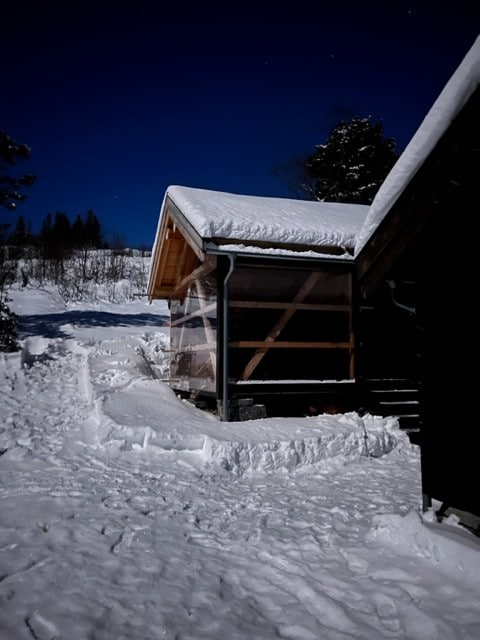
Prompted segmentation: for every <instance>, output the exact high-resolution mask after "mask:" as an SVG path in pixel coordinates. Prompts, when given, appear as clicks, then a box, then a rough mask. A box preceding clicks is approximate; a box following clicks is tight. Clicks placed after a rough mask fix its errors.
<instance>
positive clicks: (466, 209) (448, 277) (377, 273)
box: [355, 38, 480, 531]
mask: <svg viewBox="0 0 480 640" xmlns="http://www.w3.org/2000/svg"><path fill="white" fill-rule="evenodd" d="M479 79H480V38H479V39H478V40H477V41H476V42H475V44H474V45H473V47H472V48H471V50H470V51H469V52H468V53H467V55H466V57H465V58H464V60H463V61H462V63H461V64H460V66H459V67H458V69H457V71H456V72H455V73H454V75H453V76H452V78H451V79H450V81H449V82H448V83H447V85H446V86H445V89H444V90H443V92H442V93H441V94H440V96H439V97H438V99H437V101H436V102H435V104H434V105H433V106H432V108H431V110H430V111H429V113H428V114H427V116H426V118H425V119H424V121H423V123H422V124H421V126H420V127H419V129H418V131H417V132H416V134H415V135H414V137H413V138H412V140H411V142H410V144H409V145H408V146H407V148H406V149H405V151H404V153H403V154H402V156H401V157H400V159H399V160H398V162H397V164H396V165H395V167H394V168H393V169H392V171H391V173H390V174H389V176H388V177H387V179H386V180H385V182H384V184H383V185H382V187H381V189H380V190H379V192H378V194H377V196H376V198H375V201H374V202H373V204H372V206H371V209H370V211H369V214H368V215H367V218H366V220H365V224H364V226H363V227H362V229H361V231H360V233H359V235H358V237H357V242H356V248H355V289H356V291H357V295H358V301H359V304H358V309H359V318H360V320H359V323H358V325H357V340H358V341H359V343H361V345H362V347H361V349H360V352H359V353H358V354H357V360H359V361H360V362H357V365H358V371H359V372H360V373H359V375H360V377H361V378H363V379H367V380H368V379H369V377H370V378H371V377H377V378H379V379H382V378H383V379H384V378H387V377H388V376H389V375H390V373H391V371H390V370H389V369H390V367H392V366H394V367H396V368H397V369H402V368H403V369H404V370H405V374H406V375H412V376H414V377H416V378H417V379H418V381H419V383H420V386H419V389H420V398H419V408H420V411H419V413H420V440H419V442H420V446H421V460H422V484H423V495H424V506H425V508H427V507H429V506H430V505H431V503H432V500H438V501H440V502H441V503H442V508H441V509H440V512H439V517H440V518H441V517H442V514H443V513H444V512H448V509H450V510H455V512H456V513H457V515H458V514H462V518H463V519H464V522H470V524H472V523H473V525H472V527H473V528H477V530H479V531H480V529H478V525H479V522H480V491H479V484H478V478H479V469H480V454H479V451H480V424H479V413H480V400H479V398H480V396H477V392H478V391H479V389H480V375H479V363H480V337H479V334H480V314H479V310H478V303H477V300H476V294H475V290H476V287H477V286H478V282H479V275H480V273H479V271H480V270H479V263H478V256H477V250H478V248H477V241H476V216H477V215H478V214H479V213H480V210H479V206H478V187H479V183H478V180H479V177H480V89H479ZM467 222H468V224H467ZM392 314H394V315H396V316H397V318H399V317H400V316H401V315H402V314H403V320H401V319H400V320H399V322H398V323H397V324H394V325H393V331H392V330H390V329H389V328H388V323H387V322H386V321H387V320H388V318H389V317H391V315H392ZM362 317H363V320H362ZM376 327H382V330H381V331H378V332H376V331H375V328H376ZM382 354H383V355H382ZM466 514H467V515H466ZM472 514H473V516H474V517H473V519H472Z"/></svg>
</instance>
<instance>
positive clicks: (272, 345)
mask: <svg viewBox="0 0 480 640" xmlns="http://www.w3.org/2000/svg"><path fill="white" fill-rule="evenodd" d="M228 346H229V347H232V348H241V349H244V348H251V349H265V351H266V350H267V349H309V348H312V349H351V348H352V347H353V343H352V342H295V341H283V342H280V341H278V340H276V341H273V342H272V341H267V340H232V342H229V343H228ZM242 380H245V378H242Z"/></svg>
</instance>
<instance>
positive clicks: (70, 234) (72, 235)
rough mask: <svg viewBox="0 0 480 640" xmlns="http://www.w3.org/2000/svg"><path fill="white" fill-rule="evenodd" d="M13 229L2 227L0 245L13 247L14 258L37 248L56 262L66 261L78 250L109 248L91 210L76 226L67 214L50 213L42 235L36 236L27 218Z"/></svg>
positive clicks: (21, 218)
mask: <svg viewBox="0 0 480 640" xmlns="http://www.w3.org/2000/svg"><path fill="white" fill-rule="evenodd" d="M11 229H12V228H11V227H10V226H9V225H3V227H2V228H0V232H1V233H0V244H1V245H3V246H8V247H9V254H10V257H21V255H22V254H23V249H25V248H26V247H35V248H37V250H38V253H39V254H41V256H42V257H43V258H47V259H54V260H55V259H57V260H62V259H64V258H66V257H67V256H68V255H69V254H70V253H71V252H72V251H73V250H75V249H107V248H108V244H107V243H106V242H105V240H104V238H103V233H102V225H101V224H100V221H99V220H98V218H97V216H96V215H95V213H94V212H93V211H92V210H91V209H89V210H88V211H87V213H86V215H85V216H83V217H82V216H81V215H80V214H79V215H77V217H76V218H75V220H74V221H73V223H72V222H71V221H70V219H69V218H68V216H67V214H65V213H63V212H60V211H58V212H57V213H55V215H52V214H51V213H48V214H47V215H46V216H45V218H44V220H43V222H42V224H41V227H40V233H38V234H34V233H32V231H31V229H29V227H28V226H27V224H26V223H25V219H24V217H23V216H19V217H18V219H17V224H16V226H15V228H13V230H11ZM12 254H17V255H16V256H15V255H12Z"/></svg>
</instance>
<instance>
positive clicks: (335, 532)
mask: <svg viewBox="0 0 480 640" xmlns="http://www.w3.org/2000/svg"><path fill="white" fill-rule="evenodd" d="M12 297H13V302H12V304H11V306H12V308H13V310H15V311H16V312H17V313H18V314H19V315H20V321H21V329H22V333H21V339H22V351H21V352H19V353H16V354H3V355H1V359H0V389H1V397H2V402H1V405H0V412H1V415H0V451H1V452H2V453H3V455H1V456H0V479H1V482H0V500H1V503H0V638H1V639H2V640H17V639H18V640H20V639H21V640H24V639H26V640H32V638H33V639H38V640H47V639H48V640H51V639H53V638H56V639H57V640H58V639H60V638H69V639H72V640H84V639H90V640H127V639H128V640H156V639H159V638H167V639H172V640H173V638H176V639H179V640H180V639H182V640H187V639H195V640H200V639H209V640H214V639H215V640H216V639H218V640H220V639H221V640H225V639H226V638H228V639H230V638H232V639H233V638H236V639H240V640H243V639H244V640H247V639H248V640H252V639H258V640H270V639H273V638H288V639H291V640H324V639H326V640H347V639H352V638H356V639H365V640H367V639H368V640H384V639H385V638H402V639H406V640H407V639H408V640H415V639H418V640H454V639H459V638H462V639H467V638H468V639H470V640H478V638H479V637H480V582H479V579H478V576H479V573H480V555H479V551H480V547H479V540H478V538H476V537H475V536H473V534H471V533H470V532H468V531H467V530H466V529H464V528H462V527H461V526H460V525H459V524H458V523H457V521H456V520H455V518H454V517H453V516H450V517H449V518H448V519H447V520H446V521H444V523H443V524H442V525H438V524H436V523H435V518H434V513H433V511H430V512H427V513H426V514H422V513H421V510H420V506H421V487H420V460H419V450H418V448H417V446H415V445H413V444H411V443H410V442H409V440H408V438H407V436H406V435H405V434H404V433H402V432H400V431H399V430H398V427H397V423H396V421H395V420H394V419H388V420H385V419H382V418H379V417H374V416H366V417H364V418H363V419H362V418H360V416H358V415H356V414H346V415H338V416H332V415H325V416H317V417H309V418H293V419H289V418H284V419H277V418H275V419H264V420H258V421H250V422H241V423H221V422H219V421H218V419H217V418H216V417H215V416H214V415H211V414H208V413H204V412H202V411H200V410H198V409H197V408H195V407H194V406H192V405H191V404H189V403H188V402H185V401H182V400H180V399H179V398H177V397H176V396H175V394H174V393H173V391H172V390H171V389H169V387H168V386H167V385H166V384H165V382H164V381H163V378H165V376H166V372H167V365H168V350H167V345H168V332H169V328H168V312H167V307H166V304H165V303H163V302H155V303H153V304H152V305H148V304H147V302H146V301H145V299H144V298H138V299H137V300H135V301H126V302H124V303H118V304H112V303H108V302H103V303H102V302H95V303H82V304H68V305H66V304H65V303H63V302H62V300H61V299H60V298H59V297H58V295H57V294H56V293H55V291H54V290H53V288H46V289H44V290H40V289H31V288H29V289H23V290H20V289H17V290H15V291H14V292H13V294H12Z"/></svg>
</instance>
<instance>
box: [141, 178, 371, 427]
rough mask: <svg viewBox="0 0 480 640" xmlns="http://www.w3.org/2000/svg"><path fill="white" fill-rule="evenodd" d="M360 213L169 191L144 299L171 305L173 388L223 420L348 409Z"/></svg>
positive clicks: (351, 404) (352, 401)
mask: <svg viewBox="0 0 480 640" xmlns="http://www.w3.org/2000/svg"><path fill="white" fill-rule="evenodd" d="M367 212H368V207H366V206H363V205H349V204H340V203H319V202H306V201H298V200H290V199H285V198H265V197H256V196H243V195H236V194H229V193H219V192H214V191H207V190H202V189H192V188H188V187H180V186H171V187H169V188H168V189H167V191H166V194H165V197H164V201H163V204H162V208H161V213H160V220H159V225H158V229H157V234H156V239H155V243H154V249H153V255H152V263H151V272H150V278H149V285H148V295H149V297H150V299H157V298H166V299H168V300H169V306H170V314H171V332H170V340H171V362H170V385H171V386H172V388H173V389H175V390H176V391H178V392H179V393H182V394H184V395H185V396H187V397H189V398H190V399H194V400H195V401H196V402H197V403H202V404H204V405H207V406H210V407H213V408H215V409H217V410H218V412H219V414H220V416H221V418H222V419H223V420H227V421H228V420H241V419H247V418H253V417H260V416H265V415H266V416H275V415H283V416H292V415H312V414H316V413H323V412H326V411H345V410H350V409H353V408H355V407H356V406H357V400H356V398H355V389H354V381H355V338H354V330H353V300H352V291H353V288H352V274H353V266H354V263H353V248H354V243H355V238H356V236H357V233H358V231H359V229H360V227H361V226H362V224H363V222H364V220H365V217H366V214H367Z"/></svg>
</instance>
